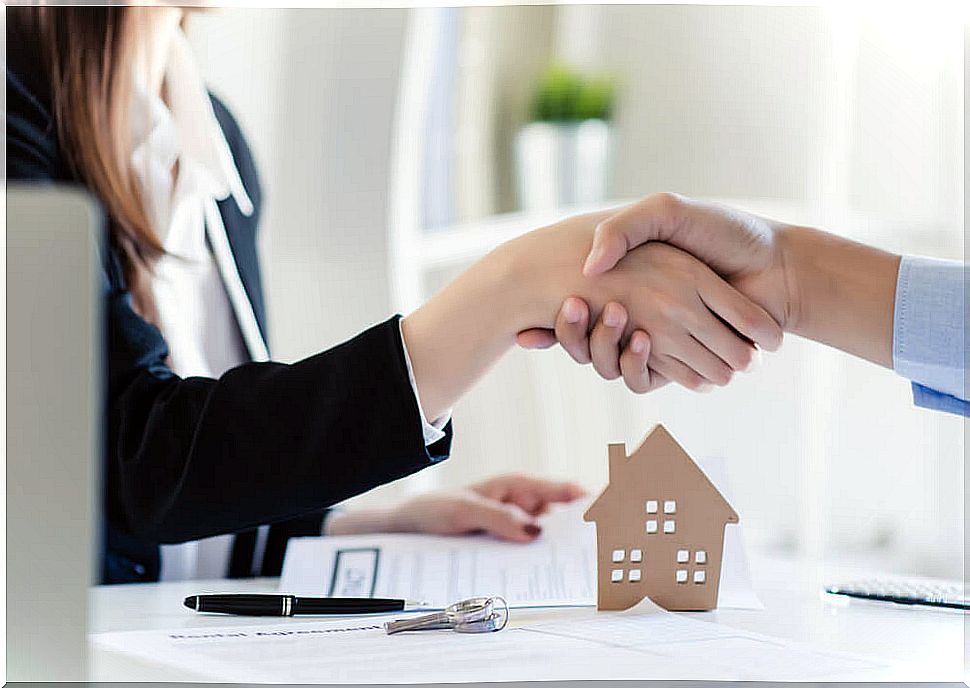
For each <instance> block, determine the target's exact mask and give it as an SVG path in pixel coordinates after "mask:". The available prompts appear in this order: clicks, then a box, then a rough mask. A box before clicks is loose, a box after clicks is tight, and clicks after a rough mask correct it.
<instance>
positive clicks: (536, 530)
mask: <svg viewBox="0 0 970 688" xmlns="http://www.w3.org/2000/svg"><path fill="white" fill-rule="evenodd" d="M522 530H523V531H525V534H526V535H528V536H529V537H537V536H538V535H539V534H540V533H542V528H540V527H539V526H537V525H535V524H533V523H527V524H526V525H525V526H523V527H522Z"/></svg>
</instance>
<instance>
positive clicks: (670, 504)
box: [664, 499, 677, 514]
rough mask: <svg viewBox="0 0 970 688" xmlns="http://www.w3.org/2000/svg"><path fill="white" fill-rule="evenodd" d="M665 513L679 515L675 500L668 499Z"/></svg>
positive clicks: (665, 504) (665, 503)
mask: <svg viewBox="0 0 970 688" xmlns="http://www.w3.org/2000/svg"><path fill="white" fill-rule="evenodd" d="M664 513H665V514H676V513H677V502H675V501H674V500H673V499H668V500H667V501H666V502H664Z"/></svg>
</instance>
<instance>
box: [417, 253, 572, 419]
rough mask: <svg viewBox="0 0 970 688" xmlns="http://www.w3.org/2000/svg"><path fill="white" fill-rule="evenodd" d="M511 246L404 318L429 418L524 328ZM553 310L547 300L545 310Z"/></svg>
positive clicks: (458, 394)
mask: <svg viewBox="0 0 970 688" xmlns="http://www.w3.org/2000/svg"><path fill="white" fill-rule="evenodd" d="M512 253H513V250H511V249H510V248H509V247H508V246H502V247H499V248H498V249H496V250H495V251H493V252H492V253H490V254H489V255H487V256H486V257H485V258H483V259H482V260H480V261H479V262H478V263H476V264H475V265H473V266H472V267H471V268H469V269H468V270H467V271H465V272H464V273H462V274H461V275H460V276H459V277H458V278H457V279H456V280H454V281H453V282H451V283H449V284H448V285H447V286H446V287H445V288H444V289H442V290H441V291H440V292H438V293H437V294H435V295H434V296H433V297H431V299H430V300H429V301H428V302H427V303H426V304H424V305H423V306H421V307H420V308H418V309H417V310H416V311H414V312H413V313H412V314H410V315H408V316H407V317H406V318H404V320H403V322H402V324H401V331H402V332H403V334H404V341H405V343H406V344H407V349H408V354H409V356H410V358H411V366H412V369H413V371H414V379H415V382H416V384H417V388H418V397H419V398H420V401H421V408H422V409H423V410H424V413H425V416H426V417H427V418H428V419H429V420H434V419H435V418H438V417H440V416H441V415H442V414H444V413H446V412H447V411H448V409H450V408H451V407H452V406H453V405H454V404H455V402H456V401H457V400H458V398H459V397H461V396H462V394H464V393H465V392H466V391H467V390H468V389H469V388H470V387H471V386H472V385H473V384H474V383H475V382H476V381H477V380H478V379H479V378H480V377H481V376H482V375H484V374H485V372H486V371H488V369H489V368H490V367H491V366H492V365H493V364H494V363H495V362H496V361H497V360H498V359H499V358H500V357H501V356H502V355H503V354H504V353H505V352H506V351H508V350H509V348H511V347H512V345H513V344H514V343H515V335H516V333H517V332H518V331H519V330H521V329H523V326H522V325H521V323H523V322H526V320H523V316H524V313H523V308H522V304H521V300H522V299H523V298H527V297H524V295H523V294H521V293H517V291H518V290H519V289H520V288H521V287H522V285H520V284H517V282H518V276H517V274H516V269H515V266H516V261H515V260H514V257H513V255H512ZM554 308H555V304H550V305H549V308H548V309H547V310H552V309H554Z"/></svg>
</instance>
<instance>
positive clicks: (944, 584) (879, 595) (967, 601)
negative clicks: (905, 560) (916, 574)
mask: <svg viewBox="0 0 970 688" xmlns="http://www.w3.org/2000/svg"><path fill="white" fill-rule="evenodd" d="M825 592H827V593H830V594H832V595H846V596H848V597H858V598H861V599H866V600H879V601H882V602H895V603H897V604H918V605H925V606H928V607H948V608H950V609H970V598H968V597H967V593H966V589H965V588H964V586H963V584H962V583H959V582H954V581H944V580H937V579H933V578H888V577H887V578H868V579H862V580H857V581H852V582H850V583H845V584H840V585H828V586H826V587H825Z"/></svg>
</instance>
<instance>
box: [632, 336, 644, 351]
mask: <svg viewBox="0 0 970 688" xmlns="http://www.w3.org/2000/svg"><path fill="white" fill-rule="evenodd" d="M643 348H644V347H643V340H642V339H640V338H639V337H633V338H632V339H631V340H630V349H631V350H632V351H633V353H635V354H642V353H643Z"/></svg>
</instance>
